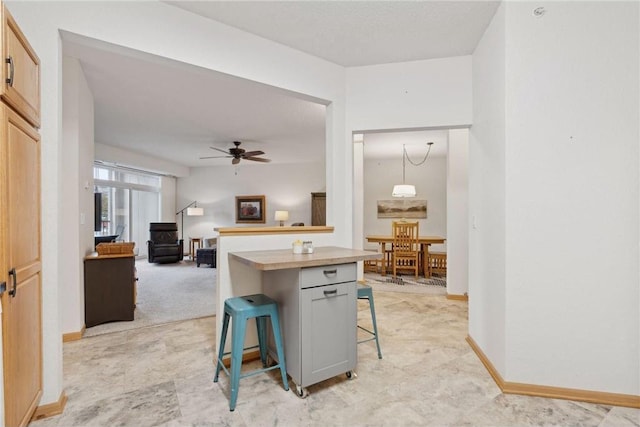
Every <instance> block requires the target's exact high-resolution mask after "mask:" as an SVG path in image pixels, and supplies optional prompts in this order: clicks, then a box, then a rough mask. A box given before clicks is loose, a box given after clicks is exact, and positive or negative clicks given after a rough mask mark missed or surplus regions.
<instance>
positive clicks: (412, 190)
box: [391, 142, 433, 197]
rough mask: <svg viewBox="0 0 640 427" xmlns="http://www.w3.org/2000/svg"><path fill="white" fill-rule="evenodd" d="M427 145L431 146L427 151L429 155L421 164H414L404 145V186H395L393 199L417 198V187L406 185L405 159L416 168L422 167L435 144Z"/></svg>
mask: <svg viewBox="0 0 640 427" xmlns="http://www.w3.org/2000/svg"><path fill="white" fill-rule="evenodd" d="M427 145H428V146H429V149H428V150H427V154H426V155H425V156H424V159H422V161H421V162H419V163H413V162H412V161H411V159H410V158H409V155H408V154H407V148H406V147H405V145H404V144H402V184H396V185H394V186H393V192H392V193H391V196H392V197H416V186H415V185H412V184H405V180H404V179H405V159H406V160H409V163H411V164H412V165H414V166H420V165H421V164H423V163H424V162H426V161H427V158H428V157H429V153H430V152H431V146H432V145H433V142H427Z"/></svg>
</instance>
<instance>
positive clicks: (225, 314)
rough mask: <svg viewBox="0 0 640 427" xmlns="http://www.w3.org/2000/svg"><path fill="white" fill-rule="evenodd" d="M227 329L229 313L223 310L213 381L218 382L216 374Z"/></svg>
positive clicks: (222, 354) (218, 372)
mask: <svg viewBox="0 0 640 427" xmlns="http://www.w3.org/2000/svg"><path fill="white" fill-rule="evenodd" d="M227 329H229V313H227V312H226V311H225V312H224V316H223V317H222V334H221V335H220V345H219V346H218V361H217V362H216V375H215V376H214V377H213V382H214V383H217V382H218V375H220V366H221V365H222V358H223V357H224V346H225V344H226V342H227Z"/></svg>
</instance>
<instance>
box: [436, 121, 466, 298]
mask: <svg viewBox="0 0 640 427" xmlns="http://www.w3.org/2000/svg"><path fill="white" fill-rule="evenodd" d="M446 182H447V190H446V191H447V208H446V209H447V232H446V236H447V293H448V294H452V295H464V294H467V293H468V291H469V277H468V276H469V130H468V129H452V130H450V131H449V143H448V145H447V181H446ZM434 250H436V248H435V247H434Z"/></svg>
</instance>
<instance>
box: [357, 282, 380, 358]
mask: <svg viewBox="0 0 640 427" xmlns="http://www.w3.org/2000/svg"><path fill="white" fill-rule="evenodd" d="M358 299H366V300H368V301H369V310H370V311H371V322H372V323H373V331H370V330H368V329H366V328H363V327H362V326H360V325H358V328H359V329H362V330H363V331H365V332H367V333H368V334H369V335H371V336H372V337H371V338H367V339H365V340H362V341H358V344H361V343H363V342H367V341H372V340H376V347H377V348H378V359H382V352H381V351H380V341H379V340H378V325H377V323H376V308H375V306H374V304H373V289H372V288H371V286H369V285H365V284H362V283H358Z"/></svg>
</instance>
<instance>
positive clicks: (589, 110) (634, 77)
mask: <svg viewBox="0 0 640 427" xmlns="http://www.w3.org/2000/svg"><path fill="white" fill-rule="evenodd" d="M507 6H508V7H507V9H506V10H507V31H506V38H505V45H506V59H507V60H506V66H507V67H506V68H507V76H506V77H507V78H506V83H507V85H506V89H507V90H506V94H507V97H506V107H507V108H506V112H507V114H506V118H507V119H506V129H507V132H506V135H507V144H506V146H505V148H506V162H505V164H506V176H507V177H508V179H507V180H506V182H505V197H506V200H507V203H506V220H507V221H506V237H507V239H506V253H507V254H508V255H507V259H506V261H507V262H506V265H507V269H506V283H507V300H506V301H507V305H506V317H507V319H508V323H507V330H506V332H507V335H506V340H507V342H508V347H507V358H508V366H507V378H508V379H509V380H510V381H515V382H523V383H537V384H553V385H556V386H560V387H568V388H577V389H587V390H602V391H609V392H617V393H627V394H636V395H638V394H640V366H639V365H640V358H639V355H640V347H639V331H640V306H639V305H638V297H639V292H640V287H639V286H638V284H639V283H640V277H639V274H638V266H639V248H638V242H639V233H640V231H639V228H638V216H639V212H638V198H639V186H640V176H639V173H638V170H639V163H638V149H639V142H638V141H640V130H639V126H640V105H639V102H640V100H639V97H638V90H639V81H638V80H639V79H638V76H639V75H640V68H639V58H640V42H639V37H640V25H639V15H638V9H639V7H640V3H638V2H619V3H618V2H584V3H574V2H559V3H555V2H548V3H544V7H545V8H546V9H547V13H546V14H545V15H544V16H543V17H542V18H535V17H533V16H532V13H531V11H532V5H531V4H527V3H525V4H520V3H518V2H514V3H507ZM537 6H540V5H537V4H536V7H537ZM594 28H597V29H598V32H594V31H593V29H594ZM604 35H606V36H604ZM614 64H615V65H614ZM532 196H533V197H532ZM545 237H551V240H550V241H549V240H548V239H547V238H545ZM550 296H551V298H550ZM541 307H544V309H541ZM531 325H537V328H536V330H535V331H532V330H531Z"/></svg>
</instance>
